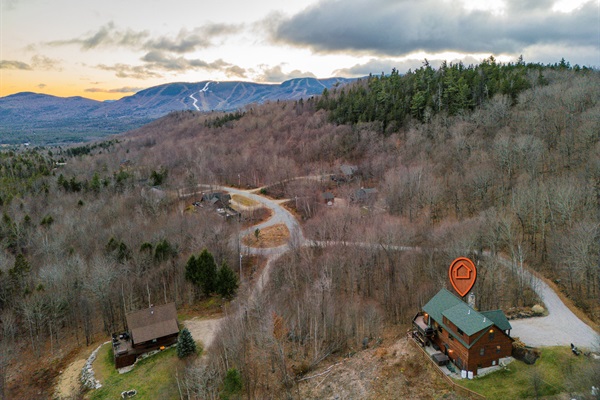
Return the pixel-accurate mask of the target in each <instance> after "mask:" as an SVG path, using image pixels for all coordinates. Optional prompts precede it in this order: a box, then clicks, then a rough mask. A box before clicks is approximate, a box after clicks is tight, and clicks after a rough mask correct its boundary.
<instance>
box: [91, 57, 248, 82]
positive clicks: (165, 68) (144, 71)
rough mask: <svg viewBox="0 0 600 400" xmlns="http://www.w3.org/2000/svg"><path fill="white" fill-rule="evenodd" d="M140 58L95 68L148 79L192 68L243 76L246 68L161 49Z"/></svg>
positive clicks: (119, 76) (119, 75)
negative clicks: (178, 54) (127, 62)
mask: <svg viewBox="0 0 600 400" xmlns="http://www.w3.org/2000/svg"><path fill="white" fill-rule="evenodd" d="M141 60H142V61H143V62H144V64H143V65H137V66H132V65H127V64H115V65H112V66H110V65H105V64H100V65H97V66H96V68H98V69H101V70H104V71H114V72H115V75H116V76H117V77H118V78H134V79H150V78H162V77H163V73H164V72H174V73H182V72H186V71H194V70H199V69H203V70H207V71H219V70H221V71H223V72H224V73H225V74H226V75H227V76H237V77H245V76H246V70H245V69H243V68H241V67H239V66H237V65H232V64H230V63H228V62H226V61H224V60H222V59H218V60H215V61H212V62H208V61H204V60H200V59H188V58H185V57H181V56H172V55H170V54H168V53H164V52H161V51H151V52H149V53H147V54H146V55H144V56H143V57H142V58H141Z"/></svg>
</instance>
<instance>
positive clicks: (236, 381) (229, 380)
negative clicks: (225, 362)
mask: <svg viewBox="0 0 600 400" xmlns="http://www.w3.org/2000/svg"><path fill="white" fill-rule="evenodd" d="M243 387H244V386H243V384H242V374H240V371H238V370H237V369H235V368H229V369H228V370H227V375H225V379H223V391H222V392H221V399H223V400H227V399H231V398H238V396H237V395H239V394H241V393H242V389H243Z"/></svg>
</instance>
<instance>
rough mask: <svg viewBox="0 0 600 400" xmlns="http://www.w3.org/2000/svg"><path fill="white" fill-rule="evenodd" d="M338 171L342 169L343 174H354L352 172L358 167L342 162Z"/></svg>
mask: <svg viewBox="0 0 600 400" xmlns="http://www.w3.org/2000/svg"><path fill="white" fill-rule="evenodd" d="M340 171H342V173H343V174H344V175H354V173H355V172H356V171H358V167H357V166H356V165H348V164H343V165H341V166H340Z"/></svg>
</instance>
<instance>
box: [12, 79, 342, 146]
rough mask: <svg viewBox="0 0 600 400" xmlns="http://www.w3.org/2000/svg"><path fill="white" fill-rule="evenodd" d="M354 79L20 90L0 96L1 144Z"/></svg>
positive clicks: (72, 135)
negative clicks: (97, 93)
mask: <svg viewBox="0 0 600 400" xmlns="http://www.w3.org/2000/svg"><path fill="white" fill-rule="evenodd" d="M351 81H353V79H347V78H329V79H316V78H297V79H292V80H288V81H285V82H283V83H281V84H264V83H254V82H217V81H203V82H197V83H168V84H164V85H159V86H154V87H151V88H148V89H144V90H141V91H139V92H137V93H136V94H134V95H132V96H127V97H123V98H122V99H120V100H116V101H104V102H102V101H96V100H91V99H87V98H84V97H66V98H65V97H56V96H51V95H46V94H39V93H32V92H22V93H16V94H13V95H9V96H5V97H0V121H2V123H1V124H0V143H6V144H20V143H24V142H29V143H31V144H34V145H42V144H61V143H70V142H81V141H88V140H93V139H98V138H101V137H104V136H107V135H110V134H116V133H121V132H125V131H127V130H130V129H135V128H138V127H140V126H142V125H144V124H146V123H148V122H150V121H152V120H154V119H157V118H160V117H162V116H164V115H166V114H168V113H169V112H171V111H179V110H193V111H200V112H210V111H233V110H237V109H240V108H243V107H244V106H246V105H248V104H252V103H264V102H267V101H276V100H298V99H301V98H307V97H310V96H315V95H319V94H321V93H322V92H323V90H324V89H325V88H327V89H331V88H332V87H334V86H337V85H343V84H346V83H348V82H351Z"/></svg>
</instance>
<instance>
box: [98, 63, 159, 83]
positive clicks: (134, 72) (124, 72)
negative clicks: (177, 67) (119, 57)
mask: <svg viewBox="0 0 600 400" xmlns="http://www.w3.org/2000/svg"><path fill="white" fill-rule="evenodd" d="M96 68H98V69H101V70H104V71H113V72H115V76H116V77H117V78H133V79H142V80H143V79H150V78H162V77H163V76H162V74H159V73H157V72H155V71H153V70H152V69H150V68H148V67H147V66H145V65H138V66H132V65H127V64H115V65H112V66H111V65H105V64H100V65H97V66H96Z"/></svg>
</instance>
